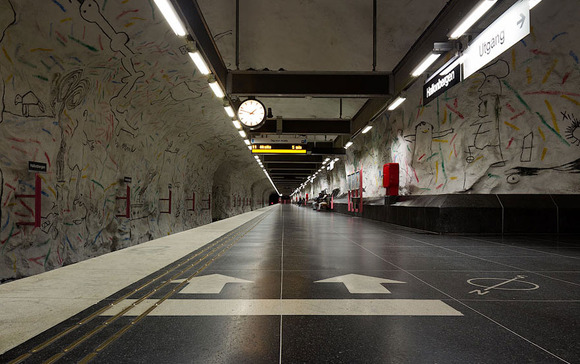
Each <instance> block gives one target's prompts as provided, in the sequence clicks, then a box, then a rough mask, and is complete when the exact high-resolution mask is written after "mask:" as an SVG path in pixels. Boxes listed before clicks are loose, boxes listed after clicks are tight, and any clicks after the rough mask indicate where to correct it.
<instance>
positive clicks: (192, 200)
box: [185, 192, 195, 211]
mask: <svg viewBox="0 0 580 364" xmlns="http://www.w3.org/2000/svg"><path fill="white" fill-rule="evenodd" d="M192 193H193V197H192V198H186V199H185V201H191V208H190V209H187V211H195V192H192Z"/></svg>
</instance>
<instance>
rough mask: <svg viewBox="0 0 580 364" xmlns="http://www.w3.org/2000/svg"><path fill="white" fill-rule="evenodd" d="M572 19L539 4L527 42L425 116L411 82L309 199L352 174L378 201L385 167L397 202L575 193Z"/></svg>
mask: <svg viewBox="0 0 580 364" xmlns="http://www.w3.org/2000/svg"><path fill="white" fill-rule="evenodd" d="M579 13H580V3H578V1H575V0H561V1H557V4H554V3H553V2H547V1H544V2H542V3H540V5H538V6H537V7H536V8H534V9H533V10H532V12H531V25H532V31H531V34H530V35H529V36H527V37H526V38H524V39H523V40H522V41H521V42H519V43H518V44H516V45H515V46H514V47H512V48H511V49H510V50H508V51H507V52H505V53H504V54H503V55H502V56H501V57H500V58H499V59H497V60H496V62H493V63H492V64H490V65H488V66H487V67H485V68H483V69H481V70H480V72H478V73H476V74H474V75H473V76H471V77H469V78H468V79H466V80H464V81H463V82H462V83H461V84H460V85H457V86H455V87H453V88H452V89H450V90H449V91H448V92H447V93H445V94H443V95H441V96H439V97H438V98H437V99H436V100H434V101H432V102H431V103H429V104H428V105H426V106H425V107H423V106H422V100H421V94H422V85H423V83H424V78H422V79H420V80H418V81H417V82H416V83H415V85H413V87H412V88H411V89H410V90H409V92H408V95H407V96H408V98H407V101H406V102H405V103H404V104H403V105H402V106H401V107H399V108H398V109H397V110H395V111H394V112H391V113H388V114H385V115H384V116H383V117H382V118H381V119H380V120H377V122H375V123H374V127H373V129H372V130H371V131H370V132H369V133H367V134H364V135H360V136H358V137H357V138H356V139H355V141H354V145H353V146H352V147H351V148H349V149H348V151H347V157H346V164H344V165H342V168H340V164H338V165H337V166H338V168H335V170H333V171H332V172H328V173H330V174H331V175H332V176H331V177H327V176H325V175H324V174H323V175H321V176H320V177H319V178H317V179H316V180H315V183H314V187H313V188H312V190H311V191H310V193H311V194H312V193H315V194H318V192H320V191H321V190H322V189H324V188H330V190H332V189H335V188H340V189H341V192H342V193H344V192H345V190H346V181H345V180H344V179H345V175H346V174H350V173H353V172H354V171H356V170H360V169H361V168H362V169H363V179H364V181H363V186H364V190H365V196H368V197H373V196H383V195H384V193H385V190H384V188H382V187H380V186H381V184H382V165H383V164H384V163H390V162H396V163H399V166H400V183H401V188H400V192H401V194H446V193H484V194H486V193H538V194H541V193H574V194H576V193H580V60H579V57H580V40H579V39H580V38H578V34H580V22H578V16H577V14H579ZM476 46H477V45H476ZM329 181H330V183H329ZM309 189H310V187H309Z"/></svg>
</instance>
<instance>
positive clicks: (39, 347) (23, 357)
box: [9, 217, 265, 364]
mask: <svg viewBox="0 0 580 364" xmlns="http://www.w3.org/2000/svg"><path fill="white" fill-rule="evenodd" d="M264 218H265V217H264ZM260 221H261V220H260ZM254 226H255V225H254ZM254 226H252V229H253V227H254ZM248 231H249V230H248ZM240 234H241V233H240V232H239V230H236V231H235V232H230V233H228V234H227V235H224V236H222V237H220V238H218V239H217V240H216V241H215V242H214V243H212V244H211V245H209V246H207V247H205V248H204V249H202V250H200V251H199V252H197V253H196V254H194V255H193V256H191V257H189V258H188V259H186V260H185V261H183V262H181V263H179V264H178V265H176V266H175V267H173V268H171V269H169V270H167V271H165V272H164V273H162V274H160V275H158V276H157V277H155V278H153V279H151V280H149V281H148V282H146V283H144V284H142V285H141V286H140V287H138V288H136V289H134V290H132V291H131V292H129V293H127V294H125V295H123V296H122V297H120V298H118V299H117V300H115V301H114V302H112V303H111V304H109V305H107V306H104V307H102V308H101V309H99V310H97V311H96V312H93V313H92V314H90V315H89V316H87V317H85V318H84V319H82V320H81V321H79V322H78V323H76V324H75V325H74V326H71V327H69V328H67V329H65V330H63V331H61V332H60V333H58V334H56V335H55V336H53V337H51V338H50V339H48V340H46V341H45V342H43V343H42V344H40V345H37V346H36V347H34V348H33V349H32V350H30V351H29V352H28V353H26V354H23V355H21V356H19V357H18V358H16V359H14V360H12V361H10V362H9V364H17V363H21V362H22V361H24V360H26V359H28V358H30V357H31V356H32V355H33V354H35V353H37V352H39V351H41V350H43V349H44V348H46V347H47V346H49V345H50V344H52V343H54V342H55V341H57V340H58V339H60V338H62V337H64V336H66V335H68V334H69V333H71V332H73V331H74V330H76V329H78V328H79V327H81V326H82V325H84V324H86V323H88V322H90V321H91V320H93V319H94V318H95V317H97V316H100V315H101V314H102V313H103V312H105V311H107V310H109V309H111V308H113V307H114V306H116V305H117V304H119V303H120V302H122V301H123V300H125V299H126V298H127V297H129V296H131V295H134V294H135V293H137V292H139V291H141V290H142V289H144V288H145V287H147V286H149V285H150V284H152V283H154V282H155V281H158V280H159V279H161V278H163V277H164V276H166V275H168V274H170V273H172V272H174V271H175V270H177V269H178V268H180V267H182V266H183V265H185V264H187V263H189V262H190V261H191V260H193V259H195V258H196V257H198V256H200V255H201V254H203V253H204V252H206V251H208V250H209V249H211V248H213V247H215V246H216V245H218V244H220V243H222V244H221V245H220V247H222V246H224V245H225V244H226V243H227V242H229V241H231V240H232V239H233V238H235V237H237V236H239V235H240ZM244 235H245V234H244ZM242 236H243V235H242ZM220 247H218V248H216V249H214V250H212V252H210V253H208V255H211V254H212V253H213V252H215V251H216V250H217V249H219V248H220ZM208 255H206V256H204V257H203V258H201V259H200V260H198V261H197V262H196V263H194V264H192V265H190V267H189V268H186V269H184V270H182V271H181V272H180V273H178V274H177V276H179V275H180V274H183V273H184V272H185V271H187V270H189V269H191V268H192V267H193V266H194V265H196V264H199V263H200V262H201V261H202V260H203V259H205V258H207V257H208ZM173 277H175V275H174V276H173ZM173 277H172V279H173ZM172 279H170V280H169V281H166V282H164V283H163V284H161V285H159V286H157V287H156V288H155V289H153V291H151V292H149V293H148V294H146V295H145V296H144V297H149V296H150V295H151V294H152V293H154V292H156V291H157V290H158V289H160V288H162V287H164V286H165V285H167V284H168V282H171V280H172ZM143 299H144V298H143V297H142V298H141V299H139V302H141V301H142V300H143ZM133 307H134V306H130V307H129V310H130V309H131V308H133ZM129 310H127V309H125V310H123V311H122V312H123V313H125V312H127V311H129ZM93 331H94V330H93ZM91 332H92V331H91ZM86 335H88V334H85V336H86ZM87 338H88V337H87ZM77 341H78V340H77ZM83 341H84V340H83ZM75 342H76V341H75ZM81 342H82V341H81ZM78 344H80V342H79V343H78ZM78 344H77V345H78ZM75 346H76V345H75ZM67 349H68V350H67ZM70 350H72V348H70V349H69V348H68V347H67V348H65V350H63V352H62V353H59V354H57V355H54V356H53V357H52V358H50V359H49V360H48V361H46V362H45V363H53V362H54V361H56V360H58V359H59V358H60V357H62V356H63V355H64V354H65V353H66V352H67V351H70ZM61 354H62V355H61Z"/></svg>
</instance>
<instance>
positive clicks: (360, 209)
mask: <svg viewBox="0 0 580 364" xmlns="http://www.w3.org/2000/svg"><path fill="white" fill-rule="evenodd" d="M359 176H360V183H359V186H358V190H359V198H360V200H359V212H360V213H361V214H362V212H363V170H362V168H361V169H360V173H359Z"/></svg>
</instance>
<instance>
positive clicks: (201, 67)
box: [189, 51, 211, 75]
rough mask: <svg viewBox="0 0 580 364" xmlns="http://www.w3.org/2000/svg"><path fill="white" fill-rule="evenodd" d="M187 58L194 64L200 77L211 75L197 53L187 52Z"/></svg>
mask: <svg viewBox="0 0 580 364" xmlns="http://www.w3.org/2000/svg"><path fill="white" fill-rule="evenodd" d="M189 56H190V57H191V60H192V61H193V63H195V66H196V67H197V69H198V70H199V73H201V74H202V75H209V74H210V73H211V71H210V69H209V67H208V66H207V63H205V61H204V60H203V57H202V56H201V53H199V51H195V52H189Z"/></svg>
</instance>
